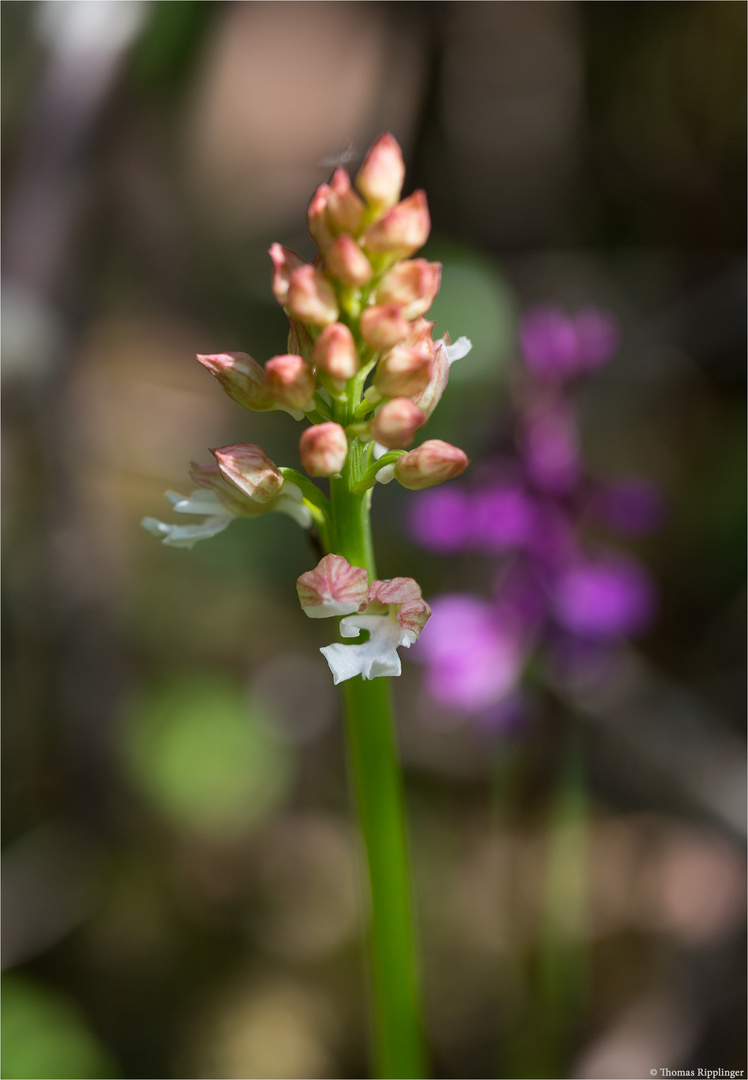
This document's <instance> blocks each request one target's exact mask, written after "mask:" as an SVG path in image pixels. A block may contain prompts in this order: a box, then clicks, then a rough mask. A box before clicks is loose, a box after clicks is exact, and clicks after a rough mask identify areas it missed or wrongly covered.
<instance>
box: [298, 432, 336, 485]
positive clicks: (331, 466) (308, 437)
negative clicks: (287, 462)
mask: <svg viewBox="0 0 748 1080" xmlns="http://www.w3.org/2000/svg"><path fill="white" fill-rule="evenodd" d="M299 456H300V457H301V464H302V465H303V466H304V468H305V469H306V471H307V472H308V473H309V475H310V476H336V475H337V474H338V473H340V472H342V471H343V466H344V465H345V459H346V458H347V457H348V439H347V438H346V434H345V430H344V429H343V428H342V427H341V426H340V424H334V423H332V421H330V422H329V423H327V424H315V425H314V426H313V427H310V428H307V429H306V431H304V432H302V435H301V439H300V441H299Z"/></svg>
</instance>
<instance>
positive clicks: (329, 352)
mask: <svg viewBox="0 0 748 1080" xmlns="http://www.w3.org/2000/svg"><path fill="white" fill-rule="evenodd" d="M314 363H315V365H316V366H317V368H319V370H320V371H323V372H324V373H325V375H329V377H330V378H331V379H334V380H335V381H336V382H345V381H346V380H347V379H352V378H353V376H354V375H355V374H356V372H357V371H358V352H357V350H356V343H355V341H354V340H353V334H352V333H351V331H350V330H349V329H348V327H347V326H345V324H344V323H338V322H336V323H331V325H330V326H326V327H325V329H324V330H323V331H322V333H321V334H320V335H319V337H318V338H317V340H316V342H315V343H314Z"/></svg>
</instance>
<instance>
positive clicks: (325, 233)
mask: <svg viewBox="0 0 748 1080" xmlns="http://www.w3.org/2000/svg"><path fill="white" fill-rule="evenodd" d="M330 191H331V188H330V185H329V184H320V186H319V187H318V188H317V190H316V191H315V193H314V195H312V197H311V199H310V201H309V206H308V207H307V211H306V224H307V228H308V229H309V235H310V236H311V237H312V240H314V242H315V243H316V244H317V247H319V248H320V249H322V248H326V247H327V245H328V244H329V243H330V241H331V240H332V233H331V232H330V226H329V225H328V224H327V203H328V201H329V199H330Z"/></svg>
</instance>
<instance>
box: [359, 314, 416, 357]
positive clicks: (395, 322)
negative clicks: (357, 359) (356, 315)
mask: <svg viewBox="0 0 748 1080" xmlns="http://www.w3.org/2000/svg"><path fill="white" fill-rule="evenodd" d="M360 325H361V336H362V338H363V339H364V341H365V342H366V344H367V345H368V346H369V348H371V349H376V350H377V352H379V351H380V350H381V349H391V348H392V347H393V345H397V344H398V343H399V342H401V341H403V340H404V339H405V338H407V336H408V334H409V333H410V329H411V328H410V323H409V322H408V320H407V319H406V318H405V316H404V315H403V313H402V311H401V309H400V308H399V307H396V306H395V305H394V304H387V305H384V306H381V305H377V306H375V307H367V308H364V310H363V312H362V314H361V324H360Z"/></svg>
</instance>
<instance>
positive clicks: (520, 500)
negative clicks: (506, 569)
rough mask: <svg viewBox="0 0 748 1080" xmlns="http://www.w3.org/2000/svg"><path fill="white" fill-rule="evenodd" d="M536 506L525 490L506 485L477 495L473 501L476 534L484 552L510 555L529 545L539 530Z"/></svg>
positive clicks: (494, 487)
mask: <svg viewBox="0 0 748 1080" xmlns="http://www.w3.org/2000/svg"><path fill="white" fill-rule="evenodd" d="M535 517H536V514H535V503H534V501H533V499H532V498H531V497H530V496H529V495H528V494H527V492H526V490H525V489H524V486H523V485H522V484H521V483H517V482H516V481H503V482H501V483H496V484H493V485H491V486H490V487H486V488H484V489H483V490H481V491H478V492H476V493H475V494H474V495H473V499H472V534H473V539H474V541H475V546H476V547H478V548H480V549H482V550H484V551H508V550H511V549H512V548H517V547H521V546H522V545H524V544H526V543H527V542H528V541H529V540H530V538H531V536H532V535H533V531H534V528H535Z"/></svg>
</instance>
